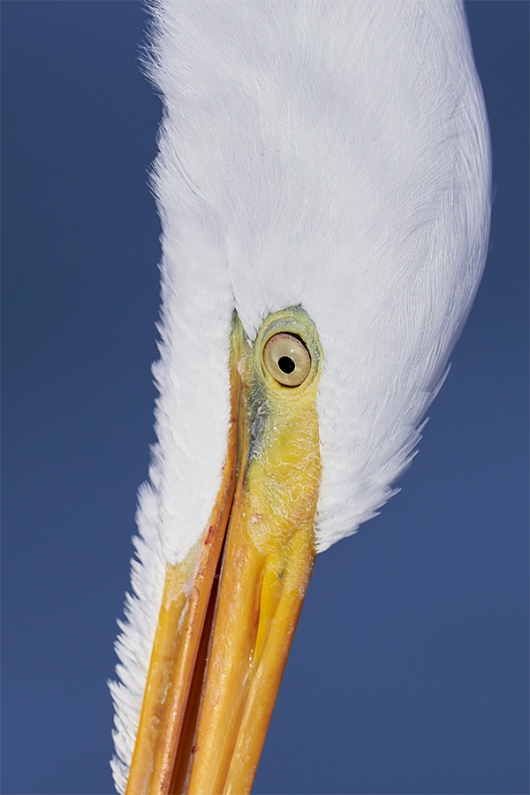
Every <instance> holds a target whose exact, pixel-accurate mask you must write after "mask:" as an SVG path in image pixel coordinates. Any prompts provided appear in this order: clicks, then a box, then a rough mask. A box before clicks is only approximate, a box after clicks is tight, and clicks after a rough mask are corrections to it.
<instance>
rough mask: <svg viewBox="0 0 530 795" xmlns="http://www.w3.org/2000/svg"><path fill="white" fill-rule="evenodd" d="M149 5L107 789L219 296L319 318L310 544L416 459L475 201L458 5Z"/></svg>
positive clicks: (371, 506) (455, 303) (216, 416)
mask: <svg viewBox="0 0 530 795" xmlns="http://www.w3.org/2000/svg"><path fill="white" fill-rule="evenodd" d="M152 13H153V44H152V49H151V60H150V64H149V74H150V76H151V78H152V80H153V82H154V83H155V85H156V86H157V87H158V89H159V90H160V91H161V93H162V96H163V100H164V108H165V110H164V120H163V122H162V127H161V135H160V155H159V157H158V159H157V162H156V166H155V173H154V186H155V191H156V195H157V200H158V207H159V211H160V215H161V217H162V226H163V236H162V249H163V254H162V311H161V323H160V336H161V342H160V361H159V362H158V363H157V364H156V365H155V368H154V373H155V379H156V383H157V386H158V389H159V392H160V396H159V398H158V401H157V407H156V432H157V436H158V444H157V445H156V447H155V449H154V451H153V463H152V466H151V470H150V473H149V480H150V482H149V484H148V485H146V486H144V487H142V490H141V491H140V499H139V512H138V526H139V533H140V538H139V540H137V542H136V551H137V556H138V561H139V562H137V563H133V576H132V589H133V594H134V595H133V597H132V598H128V600H127V605H126V619H127V622H128V623H127V624H126V625H125V626H122V627H121V629H122V635H121V636H120V639H119V640H118V643H117V652H118V655H119V657H120V661H121V665H120V666H118V669H117V672H118V676H119V678H120V679H121V683H119V684H116V683H113V684H112V686H111V687H112V694H113V698H114V701H115V705H116V731H115V743H116V758H115V759H114V760H113V771H114V776H115V782H116V786H117V789H118V791H120V792H123V791H124V788H125V781H126V775H127V770H128V766H129V763H130V759H131V755H132V750H133V745H134V737H135V734H136V729H137V724H138V718H139V712H140V708H141V701H142V697H143V689H144V687H145V681H146V676H147V668H148V664H149V657H150V652H151V646H152V641H153V637H154V630H155V626H156V620H157V616H158V610H159V604H160V599H161V593H162V586H163V577H164V566H165V562H166V561H170V562H172V563H174V562H176V561H177V560H181V559H182V558H183V557H184V556H185V554H186V553H187V552H188V551H189V549H190V548H191V546H192V545H193V544H194V543H195V541H196V540H197V539H198V538H199V536H200V534H201V532H202V531H203V530H204V527H205V524H206V522H207V520H208V517H209V514H210V511H211V509H212V506H213V504H214V501H215V498H216V494H217V491H218V488H219V485H220V474H221V468H222V465H223V463H224V456H225V447H226V434H227V427H228V418H229V383H228V355H229V351H228V340H229V332H230V322H231V316H232V312H233V309H234V308H235V309H236V310H237V312H238V313H239V316H240V318H241V320H242V322H243V325H244V328H245V330H246V332H247V334H248V335H249V337H250V338H254V337H255V335H256V333H257V331H258V329H259V327H260V325H261V323H262V322H263V320H264V319H265V318H266V317H267V315H268V314H270V313H271V312H275V311H277V310H279V309H282V308H284V307H286V306H291V305H296V304H302V305H303V306H304V308H305V309H306V310H307V311H308V313H309V314H310V316H311V317H312V319H313V321H314V322H315V324H316V326H317V328H318V331H319V334H320V339H321V343H322V348H323V352H324V369H323V374H322V378H321V381H320V392H319V398H318V410H319V423H320V436H321V453H322V463H323V476H322V484H321V491H320V498H319V506H318V523H317V543H318V549H319V551H322V550H324V549H326V548H327V547H329V546H330V545H331V544H333V543H334V542H335V541H337V540H339V539H340V538H343V537H344V536H347V535H349V534H351V533H353V532H355V530H356V529H357V527H358V526H359V524H360V523H361V522H363V521H366V520H367V519H369V518H371V517H372V516H374V515H375V512H376V511H377V509H378V508H379V507H380V506H381V505H383V504H384V503H385V502H386V500H387V499H388V498H389V497H390V496H391V495H392V493H393V490H392V484H393V483H394V482H395V480H396V479H397V478H398V477H399V475H400V474H401V473H402V472H403V470H404V469H405V467H406V466H408V464H409V463H410V461H411V458H412V456H413V455H414V448H415V446H416V443H417V441H418V439H419V435H420V428H418V425H419V423H420V421H421V419H422V417H423V416H424V413H425V410H426V408H427V407H428V405H429V404H430V402H431V400H432V399H433V397H434V395H435V392H436V390H437V388H438V386H439V384H440V382H441V380H442V378H443V376H444V373H445V371H446V368H447V360H448V356H449V354H450V351H451V349H452V347H453V345H454V343H455V341H456V339H457V337H458V334H459V332H460V330H461V328H462V325H463V323H464V321H465V318H466V316H467V313H468V311H469V308H470V305H471V302H472V300H473V297H474V294H475V291H476V289H477V286H478V282H479V280H480V275H481V272H482V268H483V265H484V259H485V253H486V245H487V236H488V223H489V220H488V219H489V201H490V193H489V188H490V160H489V140H488V130H487V122H486V117H485V111H484V104H483V99H482V94H481V90H480V86H479V84H478V80H477V77H476V73H475V69H474V65H473V59H472V54H471V49H470V44H469V39H468V33H467V28H466V23H465V18H464V14H463V10H462V6H461V4H460V2H452V0H450V1H447V2H446V1H445V0H428V1H427V0H426V1H425V2H419V1H418V2H399V1H398V2H394V0H384V2H382V0H375V1H373V0H359V1H358V2H354V1H353V0H352V1H351V2H330V1H329V0H328V1H327V2H316V1H315V2H314V1H313V0H299V1H298V2H297V1H295V0H282V1H281V2H277V1H276V2H274V1H273V2H249V1H248V0H237V1H236V0H217V1H216V2H204V1H203V0H189V1H188V2H171V0H159V1H158V2H155V3H154V4H153V9H152ZM205 451H207V455H204V453H205Z"/></svg>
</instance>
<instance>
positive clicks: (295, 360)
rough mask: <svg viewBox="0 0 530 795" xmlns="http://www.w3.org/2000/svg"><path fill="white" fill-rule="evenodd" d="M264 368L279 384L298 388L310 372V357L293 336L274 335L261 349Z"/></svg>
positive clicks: (299, 341)
mask: <svg viewBox="0 0 530 795" xmlns="http://www.w3.org/2000/svg"><path fill="white" fill-rule="evenodd" d="M263 361H264V363H265V367H266V368H267V370H268V371H269V373H270V374H271V375H272V377H273V378H274V379H275V381H278V383H279V384H282V385H283V386H300V384H303V383H304V381H305V380H306V378H307V376H308V375H309V371H310V370H311V357H310V355H309V351H308V350H307V348H306V346H305V345H304V343H303V342H302V341H301V340H300V339H298V337H295V336H294V335H293V334H275V335H274V336H273V337H271V338H270V340H268V342H267V344H266V345H265V347H264V349H263Z"/></svg>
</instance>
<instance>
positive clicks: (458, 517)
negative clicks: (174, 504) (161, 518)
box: [1, 0, 529, 795]
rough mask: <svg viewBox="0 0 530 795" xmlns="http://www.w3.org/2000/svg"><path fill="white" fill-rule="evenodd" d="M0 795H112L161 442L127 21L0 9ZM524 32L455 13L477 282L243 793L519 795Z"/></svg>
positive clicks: (143, 161) (523, 780)
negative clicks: (408, 454)
mask: <svg viewBox="0 0 530 795" xmlns="http://www.w3.org/2000/svg"><path fill="white" fill-rule="evenodd" d="M1 10H2V23H3V31H2V48H3V49H2V72H3V84H2V89H3V94H2V111H3V113H2V126H3V139H2V154H3V161H2V162H3V184H2V210H3V241H2V243H3V248H2V253H3V362H2V364H3V457H4V468H3V572H2V587H3V615H2V618H3V671H2V673H3V677H2V682H3V721H2V728H3V742H2V751H3V765H2V773H3V785H2V787H3V789H2V791H3V792H4V793H37V794H39V793H42V794H44V793H51V794H52V795H56V794H59V793H107V792H110V791H111V790H112V785H111V778H110V773H109V767H108V761H107V760H108V758H109V756H110V754H111V738H110V730H111V723H112V711H111V703H110V698H109V695H108V693H107V689H106V684H105V682H106V679H107V678H109V677H111V676H112V675H113V667H114V664H115V658H114V654H113V649H112V645H113V641H114V637H115V632H116V626H115V620H116V617H118V616H120V615H121V613H122V603H123V594H124V591H125V590H126V589H127V588H128V582H129V558H130V556H131V554H132V547H131V543H130V538H131V535H132V533H133V532H134V519H133V517H134V508H135V500H136V490H137V487H138V485H139V483H140V482H141V481H142V480H143V479H144V478H145V475H146V471H147V465H148V447H149V444H150V443H151V442H152V441H153V431H152V407H153V400H154V397H155V393H154V388H153V386H152V384H151V376H150V370H149V368H150V364H151V362H152V361H153V360H154V359H155V358H156V355H157V354H156V347H155V337H156V334H155V329H154V323H155V320H156V317H157V311H158V300H159V299H158V273H157V267H156V264H157V260H158V257H159V247H158V241H157V237H158V234H159V224H158V220H157V216H156V213H155V207H154V202H153V201H152V199H151V196H150V194H149V192H148V189H147V187H146V172H147V169H148V166H149V164H150V162H151V161H152V159H153V158H154V156H155V137H156V131H157V124H158V121H159V117H160V104H159V101H158V99H157V97H156V96H155V95H154V93H153V91H152V90H151V88H150V87H149V85H148V84H147V82H146V81H145V80H144V78H143V77H142V76H141V74H140V71H139V68H138V62H137V57H138V52H139V44H140V43H141V41H142V39H143V28H144V24H145V16H144V12H143V10H142V6H141V5H140V3H138V2H84V0H81V1H80V2H31V1H30V2H3V3H2V9H1ZM528 11H529V6H528V5H527V3H525V2H502V3H499V2H485V3H484V2H474V3H471V4H469V5H468V15H469V21H470V26H471V33H472V38H473V44H474V50H475V56H476V61H477V66H478V70H479V72H480V75H481V79H482V83H483V87H484V92H485V95H486V103H487V106H488V112H489V117H490V122H491V134H492V141H493V165H494V182H495V204H494V211H493V225H492V235H491V246H490V248H491V250H490V255H489V260H488V266H487V270H486V274H485V277H484V280H483V283H482V286H481V288H480V292H479V295H478V298H477V301H476V304H475V307H474V310H473V312H472V315H471V317H470V320H469V323H468V325H467V327H466V329H465V332H464V334H463V336H462V338H461V341H460V343H459V344H458V346H457V348H456V350H455V352H454V354H453V356H452V362H453V369H452V371H451V374H450V377H449V379H448V381H447V382H446V385H445V386H444V388H443V390H442V392H441V394H440V395H439V397H438V399H437V400H436V402H435V403H434V405H433V406H432V408H431V410H430V412H429V415H430V417H431V420H430V422H429V424H428V425H427V428H426V430H425V433H424V439H423V441H422V443H421V447H420V455H419V456H418V458H417V459H416V461H415V463H414V465H413V467H412V468H411V469H410V470H409V472H408V473H407V474H406V475H405V477H404V478H403V479H402V481H401V483H400V485H401V486H402V487H403V491H402V493H401V494H400V495H399V496H398V497H396V498H394V499H393V500H392V501H391V502H390V503H389V504H388V505H387V506H386V507H385V508H384V509H383V512H382V515H381V516H380V517H378V518H377V519H375V520H374V521H372V522H370V524H369V525H365V526H364V527H363V528H362V530H361V532H360V533H359V534H358V535H356V536H354V537H353V538H350V539H347V540H346V541H342V542H341V543H339V544H338V545H336V546H335V547H334V548H332V549H331V550H330V551H329V552H326V553H325V554H324V555H322V556H320V557H319V559H318V561H317V565H316V570H315V574H314V577H313V580H312V582H311V586H310V589H309V594H308V597H307V601H306V604H305V607H304V610H303V614H302V618H301V622H300V626H299V630H298V633H297V636H296V640H295V643H294V647H293V650H292V655H291V658H290V661H289V664H288V668H287V671H286V674H285V678H284V682H283V684H282V688H281V692H280V696H279V700H278V704H277V707H276V711H275V713H274V716H273V720H272V724H271V729H270V734H269V737H268V739H267V743H266V746H265V750H264V754H263V758H262V762H261V766H260V768H259V772H258V775H257V778H256V783H255V792H256V793H339V792H340V793H503V794H504V793H526V792H528V788H527V787H528V785H527V747H528V736H527V705H528V701H527V680H528V667H527V662H528V657H527V651H528V629H527V618H528V617H527V586H528V576H527V566H528V557H527V496H526V493H527V451H526V448H527V399H528V396H527V353H528V352H527V295H528V292H527V254H528V239H527V230H526V225H527V218H528Z"/></svg>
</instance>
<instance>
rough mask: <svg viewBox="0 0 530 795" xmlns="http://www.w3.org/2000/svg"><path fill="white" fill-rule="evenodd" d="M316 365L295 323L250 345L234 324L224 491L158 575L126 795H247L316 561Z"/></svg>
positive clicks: (274, 320) (286, 316) (313, 338)
mask: <svg viewBox="0 0 530 795" xmlns="http://www.w3.org/2000/svg"><path fill="white" fill-rule="evenodd" d="M320 365H321V351H320V346H319V342H318V336H317V334H316V330H315V327H314V325H313V323H312V321H311V320H310V318H309V317H308V315H307V313H306V312H304V311H303V310H302V309H300V308H290V309H286V310H283V311H282V312H279V313H276V314H275V315H272V316H271V317H269V318H268V320H266V321H265V323H264V325H263V326H262V329H261V330H260V332H259V334H258V336H257V338H256V341H255V342H254V343H253V344H252V343H250V342H249V341H248V340H247V339H246V337H245V334H244V332H243V329H242V327H241V324H240V322H239V320H238V318H237V316H235V319H234V328H233V333H232V352H231V384H232V386H231V389H232V416H231V423H230V430H229V434H228V451H227V461H226V465H225V469H224V472H223V480H222V485H221V489H220V492H219V496H218V499H217V503H216V505H215V507H214V509H213V511H212V516H211V520H210V522H209V524H208V527H207V528H206V529H205V532H204V534H203V537H202V539H201V540H200V542H199V544H197V545H196V546H195V547H194V548H193V550H192V551H191V552H190V554H189V555H188V557H187V558H186V559H185V560H184V561H182V562H181V563H180V564H177V565H176V566H170V565H168V566H167V570H166V581H165V587H164V595H163V600H162V606H161V610H160V615H159V622H158V627H157V631H156V635H155V641H154V645H153V652H152V656H151V663H150V668H149V673H148V680H147V685H146V690H145V695H144V703H143V707H142V713H141V717H140V724H139V729H138V734H137V739H136V746H135V751H134V755H133V759H132V764H131V769H130V775H129V782H128V785H127V793H128V795H155V793H156V794H157V795H167V794H168V793H189V794H190V795H199V793H203V795H217V794H219V795H221V794H223V795H224V793H233V794H234V795H243V793H248V792H250V790H251V787H252V782H253V779H254V775H255V772H256V768H257V765H258V762H259V757H260V754H261V749H262V747H263V742H264V740H265V735H266V732H267V728H268V724H269V720H270V717H271V714H272V710H273V707H274V703H275V700H276V696H277V693H278V689H279V685H280V681H281V677H282V674H283V670H284V667H285V663H286V661H287V656H288V653H289V649H290V646H291V642H292V638H293V634H294V631H295V628H296V623H297V620H298V616H299V614H300V609H301V607H302V602H303V599H304V596H305V592H306V589H307V584H308V582H309V577H310V575H311V570H312V567H313V562H314V557H315V544H314V521H315V512H316V504H317V499H318V491H319V486H320V476H321V464H320V449H319V434H318V418H317V410H316V397H317V383H318V378H319V374H320ZM227 528H228V529H227Z"/></svg>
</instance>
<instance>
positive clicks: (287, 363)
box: [278, 356, 296, 373]
mask: <svg viewBox="0 0 530 795" xmlns="http://www.w3.org/2000/svg"><path fill="white" fill-rule="evenodd" d="M295 366H296V365H295V363H294V362H293V360H292V359H291V357H290V356H280V358H279V359H278V367H279V368H280V370H281V371H282V373H292V372H293V370H294V368H295Z"/></svg>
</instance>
